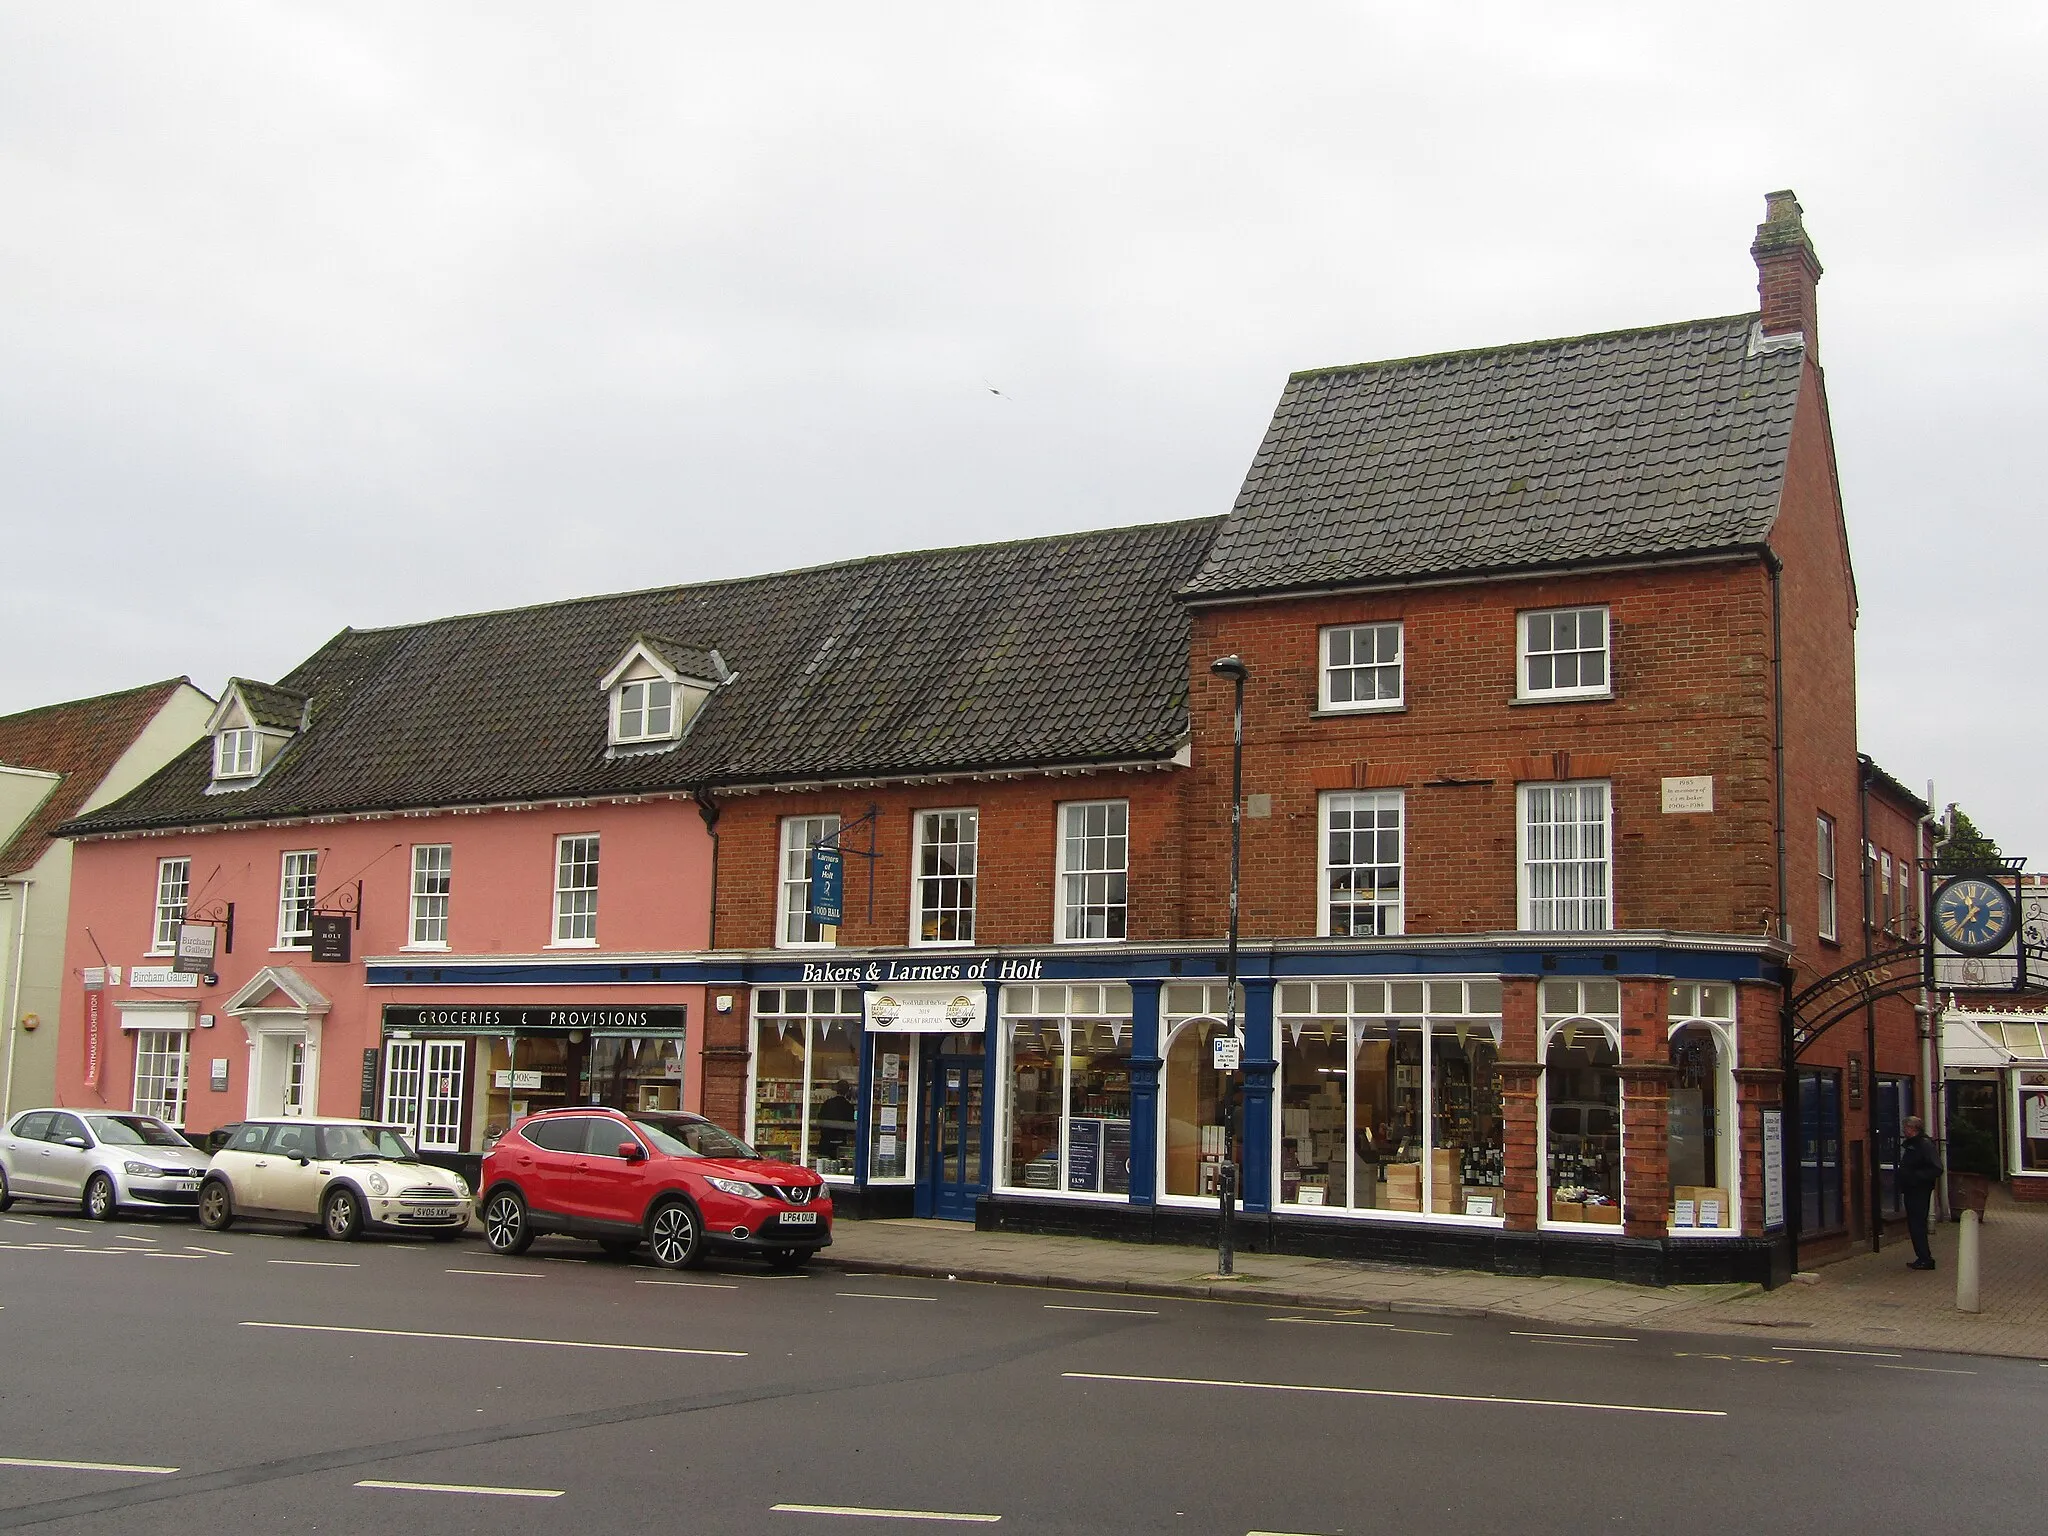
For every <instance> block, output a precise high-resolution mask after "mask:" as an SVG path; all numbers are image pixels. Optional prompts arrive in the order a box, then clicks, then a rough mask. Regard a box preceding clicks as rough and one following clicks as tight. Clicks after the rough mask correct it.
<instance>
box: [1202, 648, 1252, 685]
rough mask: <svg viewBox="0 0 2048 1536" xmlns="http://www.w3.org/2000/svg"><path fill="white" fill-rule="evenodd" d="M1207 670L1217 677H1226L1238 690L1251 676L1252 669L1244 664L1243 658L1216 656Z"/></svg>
mask: <svg viewBox="0 0 2048 1536" xmlns="http://www.w3.org/2000/svg"><path fill="white" fill-rule="evenodd" d="M1209 670H1210V671H1211V672H1213V673H1215V674H1216V676H1218V677H1227V678H1229V679H1230V680H1231V681H1232V682H1233V683H1236V684H1237V685H1238V686H1239V687H1240V688H1242V687H1243V686H1244V680H1245V679H1246V678H1248V677H1250V676H1251V675H1252V669H1251V668H1250V667H1248V666H1246V665H1245V664H1244V658H1243V657H1241V656H1237V655H1230V656H1218V657H1217V658H1216V659H1215V660H1214V661H1212V662H1210V663H1209Z"/></svg>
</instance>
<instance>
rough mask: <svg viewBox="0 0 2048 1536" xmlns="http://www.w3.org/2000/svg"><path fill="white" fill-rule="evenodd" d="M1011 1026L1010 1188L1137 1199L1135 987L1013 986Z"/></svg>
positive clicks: (1005, 1163) (1006, 1129)
mask: <svg viewBox="0 0 2048 1536" xmlns="http://www.w3.org/2000/svg"><path fill="white" fill-rule="evenodd" d="M1002 1028H1003V1039H1002V1050H1003V1083H1004V1124H1003V1139H1002V1146H1003V1148H1004V1155H1003V1157H1002V1159H1001V1161H1000V1163H999V1167H1000V1170H1001V1175H1002V1177H1001V1182H1002V1184H1003V1185H1004V1186H1005V1187H1007V1188H1010V1189H1032V1190H1058V1191H1062V1192H1065V1193H1068V1194H1086V1195H1121V1196H1128V1195H1129V1194H1130V1191H1131V989H1130V988H1129V987H1128V986H1125V985H1123V984H1121V983H1110V984H1108V985H1095V984H1089V985H1074V986H1039V987H1005V988H1003V993H1002Z"/></svg>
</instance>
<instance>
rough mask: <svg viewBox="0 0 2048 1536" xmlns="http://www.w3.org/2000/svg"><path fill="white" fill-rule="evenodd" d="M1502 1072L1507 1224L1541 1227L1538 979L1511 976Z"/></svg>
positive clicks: (1506, 986)
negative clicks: (1538, 1221)
mask: <svg viewBox="0 0 2048 1536" xmlns="http://www.w3.org/2000/svg"><path fill="white" fill-rule="evenodd" d="M1500 1009H1501V1021H1500V1022H1501V1036H1500V1060H1499V1061H1498V1062H1497V1063H1495V1067H1496V1070H1497V1071H1498V1072H1499V1073H1500V1096H1501V1118H1502V1120H1503V1121H1504V1122H1505V1123H1504V1126H1503V1132H1504V1134H1505V1137H1506V1156H1505V1157H1504V1158H1503V1164H1504V1175H1505V1182H1506V1186H1507V1225H1508V1228H1509V1230H1511V1231H1516V1232H1533V1231H1535V1230H1536V1208H1537V1199H1538V1197H1537V1189H1538V1186H1539V1184H1540V1182H1541V1181H1540V1180H1539V1179H1538V1177H1537V1168H1536V1159H1537V1158H1538V1156H1540V1155H1541V1154H1540V1152H1539V1146H1540V1142H1541V1138H1540V1137H1539V1136H1538V1135H1537V1125H1536V1085H1537V1082H1538V1081H1539V1080H1540V1079H1541V1077H1542V1073H1543V1063H1542V1062H1541V1061H1540V1060H1539V1059H1538V1058H1537V1055H1536V981H1535V978H1533V977H1525V978H1516V979H1510V980H1508V981H1506V982H1504V983H1503V984H1502V987H1501V1003H1500Z"/></svg>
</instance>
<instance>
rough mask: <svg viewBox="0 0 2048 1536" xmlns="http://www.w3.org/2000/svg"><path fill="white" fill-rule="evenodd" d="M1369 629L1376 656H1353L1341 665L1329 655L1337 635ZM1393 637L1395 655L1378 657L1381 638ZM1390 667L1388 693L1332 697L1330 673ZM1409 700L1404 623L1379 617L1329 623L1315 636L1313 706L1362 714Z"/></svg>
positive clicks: (1403, 704)
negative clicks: (1390, 689) (1360, 659)
mask: <svg viewBox="0 0 2048 1536" xmlns="http://www.w3.org/2000/svg"><path fill="white" fill-rule="evenodd" d="M1360 633H1370V634H1371V635H1372V637H1373V646H1374V650H1375V659H1374V660H1372V661H1369V662H1363V663H1361V662H1358V661H1356V660H1353V661H1349V662H1346V663H1345V664H1344V665H1343V666H1342V667H1341V668H1340V667H1339V666H1338V664H1337V663H1336V661H1335V660H1334V659H1333V658H1332V657H1331V654H1330V652H1331V650H1332V648H1333V647H1334V646H1335V644H1336V641H1337V637H1338V636H1339V635H1357V634H1360ZM1389 633H1391V634H1392V635H1393V639H1394V655H1393V659H1392V660H1391V661H1386V660H1380V659H1378V658H1377V651H1378V649H1379V645H1380V642H1381V641H1382V640H1383V639H1384V638H1385V637H1386V636H1387V635H1388V634H1389ZM1388 668H1391V669H1392V670H1393V673H1394V692H1393V694H1392V695H1391V696H1390V697H1374V698H1370V699H1358V698H1351V699H1337V698H1333V697H1332V689H1331V687H1330V678H1331V675H1332V674H1333V673H1335V672H1338V671H1340V670H1341V671H1345V672H1374V673H1380V672H1384V671H1385V670H1386V669H1388ZM1407 700H1408V636H1407V629H1406V626H1405V625H1404V624H1403V623H1402V622H1401V621H1400V620H1399V619H1380V620H1374V621H1370V622H1366V623H1359V624H1332V625H1330V626H1328V627H1327V628H1325V629H1324V630H1322V631H1321V632H1320V633H1319V634H1318V635H1317V636H1316V708H1317V710H1319V711H1321V712H1323V713H1326V714H1341V715H1363V714H1375V713H1382V712H1386V711H1390V710H1399V709H1405V708H1406V707H1407Z"/></svg>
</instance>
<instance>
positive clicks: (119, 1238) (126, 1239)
mask: <svg viewBox="0 0 2048 1536" xmlns="http://www.w3.org/2000/svg"><path fill="white" fill-rule="evenodd" d="M114 1241H115V1242H117V1243H153V1242H155V1241H156V1239H155V1238H153V1237H130V1236H129V1235H128V1234H127V1233H126V1232H116V1233H115V1234H114Z"/></svg>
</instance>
